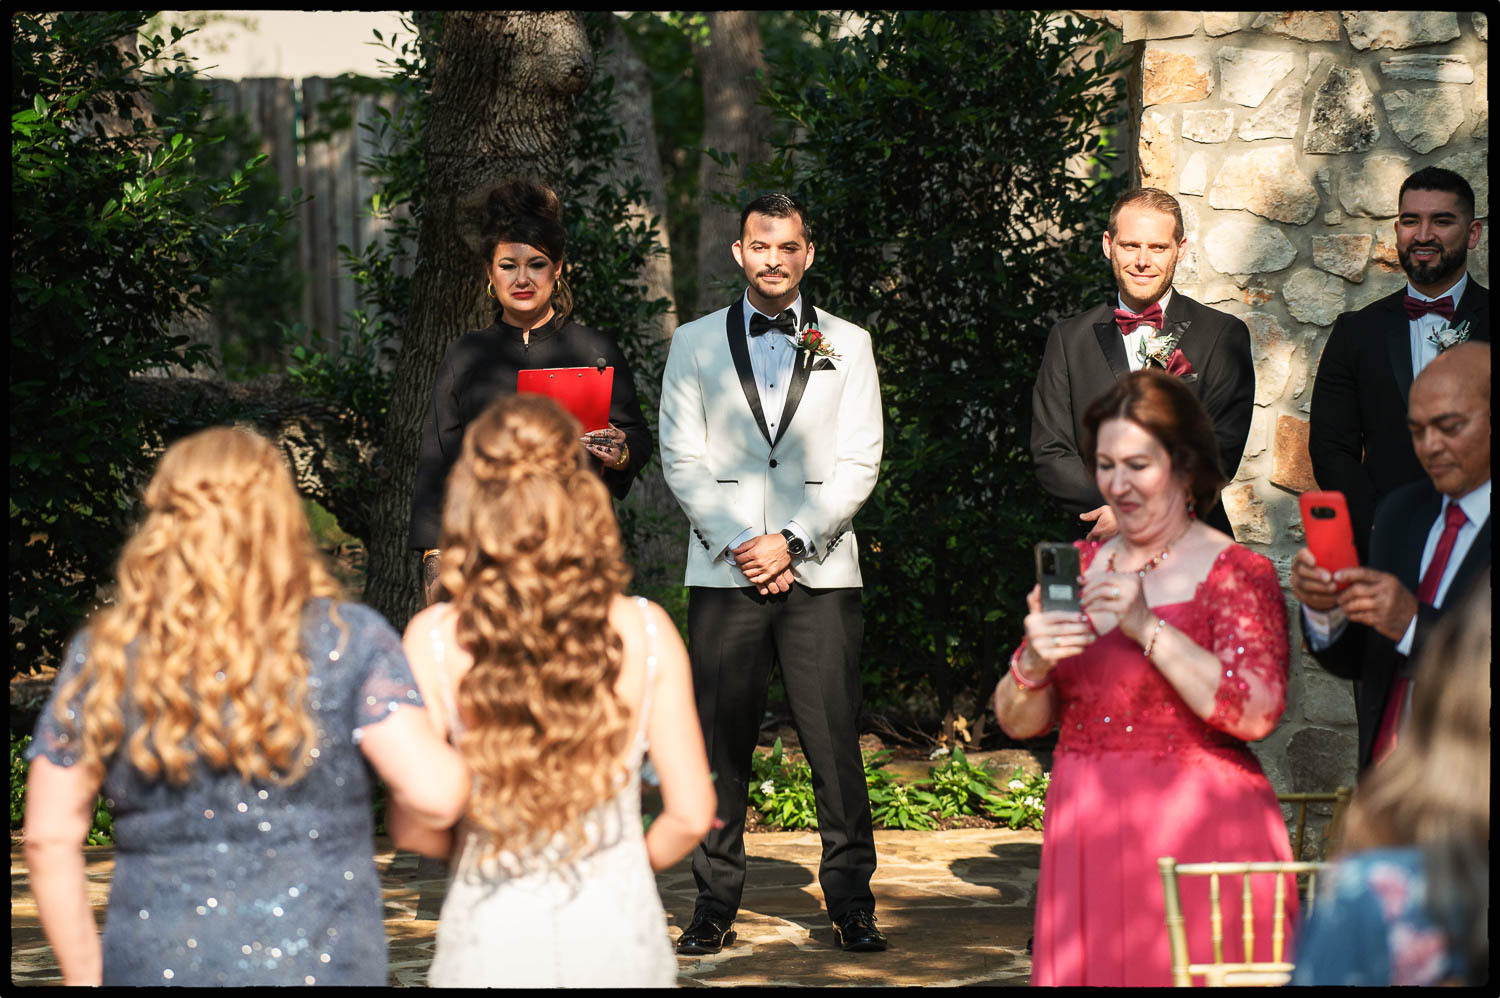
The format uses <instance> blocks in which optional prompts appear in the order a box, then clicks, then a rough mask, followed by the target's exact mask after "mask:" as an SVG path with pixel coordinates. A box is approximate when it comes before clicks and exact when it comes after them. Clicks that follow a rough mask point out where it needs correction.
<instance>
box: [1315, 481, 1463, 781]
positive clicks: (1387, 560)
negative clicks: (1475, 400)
mask: <svg viewBox="0 0 1500 998" xmlns="http://www.w3.org/2000/svg"><path fill="white" fill-rule="evenodd" d="M1442 508H1443V497H1442V496H1441V495H1440V494H1439V493H1438V491H1437V490H1436V489H1435V488H1433V487H1432V481H1431V480H1430V479H1428V478H1427V477H1426V476H1423V478H1422V480H1421V481H1420V482H1411V483H1409V484H1407V485H1403V486H1401V487H1400V488H1398V489H1396V491H1394V492H1392V493H1391V494H1390V495H1388V496H1386V497H1385V498H1384V499H1383V500H1381V502H1380V505H1379V506H1378V507H1377V508H1376V510H1375V528H1374V530H1373V531H1372V532H1371V534H1370V560H1369V564H1370V567H1371V568H1374V569H1377V570H1379V571H1382V572H1389V573H1391V574H1392V575H1394V576H1395V577H1396V578H1398V579H1400V580H1401V584H1402V585H1403V586H1405V587H1406V588H1407V590H1408V591H1410V592H1413V593H1415V592H1416V591H1417V587H1418V586H1419V585H1420V584H1421V568H1422V548H1423V547H1425V546H1426V544H1427V534H1428V533H1429V532H1430V531H1431V530H1432V524H1433V521H1435V520H1436V519H1437V518H1438V514H1439V513H1440V512H1441V511H1442ZM1490 543H1491V534H1490V518H1489V517H1486V518H1485V521H1484V523H1483V524H1481V525H1480V528H1479V535H1478V536H1477V537H1475V538H1474V544H1473V545H1472V546H1471V547H1470V548H1469V552H1468V554H1466V555H1464V560H1463V561H1462V562H1460V563H1459V566H1458V571H1457V573H1456V574H1455V575H1454V576H1453V581H1452V582H1451V583H1450V584H1449V586H1448V592H1447V593H1446V594H1444V597H1443V604H1444V606H1457V605H1459V604H1460V603H1461V602H1462V601H1463V597H1464V594H1465V593H1466V592H1467V591H1468V589H1469V587H1470V586H1471V585H1473V583H1474V580H1475V578H1477V577H1478V576H1479V575H1481V574H1482V573H1483V572H1484V570H1485V569H1486V568H1488V567H1489V564H1490ZM1442 616H1443V609H1442V608H1440V607H1432V606H1428V605H1427V604H1425V603H1423V604H1419V605H1418V607H1417V630H1416V634H1415V635H1414V636H1413V638H1412V644H1411V655H1410V656H1406V655H1402V654H1401V653H1400V652H1398V651H1397V650H1396V643H1395V642H1394V641H1392V640H1391V639H1390V638H1387V637H1385V636H1384V635H1382V634H1380V633H1379V632H1378V631H1375V630H1373V629H1371V628H1369V627H1366V626H1364V625H1363V624H1348V625H1346V626H1345V627H1344V630H1343V633H1341V634H1340V635H1339V637H1338V640H1337V641H1335V642H1334V643H1333V644H1331V645H1329V646H1328V647H1327V648H1325V649H1323V650H1322V651H1315V652H1313V657H1314V658H1315V659H1317V660H1318V664H1319V665H1321V666H1322V667H1323V668H1325V669H1327V670H1328V671H1329V672H1331V673H1333V674H1334V675H1335V676H1339V677H1341V678H1343V679H1353V680H1355V687H1354V689H1355V693H1354V698H1355V711H1356V713H1357V714H1358V716H1359V768H1360V769H1361V770H1363V769H1364V768H1365V767H1366V766H1368V765H1369V764H1370V755H1371V753H1372V751H1373V749H1374V747H1375V734H1376V732H1377V731H1378V729H1379V727H1380V721H1381V718H1382V717H1384V715H1385V701H1386V699H1387V697H1389V696H1390V692H1391V684H1392V683H1393V682H1394V681H1395V678H1396V677H1397V676H1401V675H1404V676H1410V675H1411V673H1412V671H1414V670H1415V668H1416V664H1417V662H1418V661H1420V660H1421V652H1422V646H1423V644H1424V643H1425V642H1426V640H1427V637H1428V635H1430V634H1431V633H1432V628H1433V627H1434V625H1436V624H1437V622H1438V621H1439V620H1440V619H1442ZM1297 618H1298V620H1301V619H1302V614H1300V613H1299V614H1297Z"/></svg>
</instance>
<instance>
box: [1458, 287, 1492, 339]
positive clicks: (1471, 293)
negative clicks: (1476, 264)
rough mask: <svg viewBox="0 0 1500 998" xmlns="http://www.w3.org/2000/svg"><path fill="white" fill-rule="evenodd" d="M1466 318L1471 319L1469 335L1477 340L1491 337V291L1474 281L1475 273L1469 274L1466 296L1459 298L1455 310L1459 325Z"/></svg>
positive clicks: (1465, 289) (1465, 290)
mask: <svg viewBox="0 0 1500 998" xmlns="http://www.w3.org/2000/svg"><path fill="white" fill-rule="evenodd" d="M1465 319H1467V320H1469V335H1470V337H1471V338H1473V339H1476V340H1484V341H1485V342H1486V343H1488V342H1489V339H1490V293H1489V291H1488V290H1487V289H1485V288H1482V287H1480V286H1479V285H1478V284H1475V283H1474V275H1473V274H1470V275H1469V286H1468V287H1466V288H1464V296H1463V297H1462V298H1460V299H1459V300H1458V305H1457V306H1456V307H1455V308H1454V310H1453V324H1454V325H1455V326H1457V325H1458V324H1459V323H1461V322H1463V321H1464V320H1465Z"/></svg>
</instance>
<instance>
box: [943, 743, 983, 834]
mask: <svg viewBox="0 0 1500 998" xmlns="http://www.w3.org/2000/svg"><path fill="white" fill-rule="evenodd" d="M930 782H931V784H932V796H933V797H934V798H936V800H937V810H938V816H939V817H942V818H955V817H958V816H959V815H972V814H982V813H984V812H985V811H986V810H988V809H989V808H990V807H991V806H998V805H999V804H1000V799H999V798H998V797H997V796H996V795H995V777H994V774H992V773H991V772H990V771H989V770H988V769H986V768H984V767H983V766H976V765H974V764H973V763H972V762H970V761H969V759H968V756H966V755H964V750H963V749H961V748H959V747H958V746H956V745H955V746H954V747H953V753H952V754H951V755H950V756H949V757H948V761H947V762H944V763H942V764H941V765H938V766H934V767H933V769H932V776H931V779H930Z"/></svg>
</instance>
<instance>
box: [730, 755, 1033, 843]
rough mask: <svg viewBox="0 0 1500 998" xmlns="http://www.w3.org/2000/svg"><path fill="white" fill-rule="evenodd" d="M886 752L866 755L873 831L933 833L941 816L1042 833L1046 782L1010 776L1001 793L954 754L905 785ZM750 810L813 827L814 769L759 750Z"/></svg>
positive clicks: (781, 823) (784, 823) (790, 825)
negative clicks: (994, 822)
mask: <svg viewBox="0 0 1500 998" xmlns="http://www.w3.org/2000/svg"><path fill="white" fill-rule="evenodd" d="M890 759H891V753H890V751H889V750H884V749H883V750H881V751H879V752H867V753H865V755H864V764H865V788H866V790H867V792H868V793H869V795H870V817H871V819H872V820H873V821H874V823H875V827H877V828H902V829H915V830H923V829H932V828H936V827H937V824H938V822H939V821H941V820H943V819H946V818H957V817H963V816H975V815H988V816H990V817H993V818H998V819H999V820H1001V821H1004V822H1006V823H1007V824H1009V826H1010V827H1011V828H1033V829H1038V830H1040V829H1041V827H1042V814H1043V812H1044V811H1045V810H1046V798H1047V785H1048V780H1049V778H1048V776H1047V774H1045V773H1042V774H1040V775H1038V776H1031V777H1028V776H1026V775H1025V774H1024V773H1023V772H1022V771H1021V770H1020V769H1017V770H1016V771H1015V774H1014V775H1013V776H1012V778H1011V779H1010V781H1009V782H1008V783H1007V785H1006V786H1005V787H999V786H997V785H996V781H995V774H994V773H993V772H992V771H991V770H990V769H988V768H987V767H985V766H979V765H975V764H974V763H972V762H970V761H969V759H968V757H967V756H965V755H964V752H963V750H962V749H959V748H955V749H954V750H953V754H952V755H951V756H950V757H949V758H948V760H947V761H945V762H943V763H941V764H939V765H937V766H933V767H930V768H929V770H928V776H927V779H925V780H911V779H905V778H902V777H900V776H897V775H896V774H895V773H892V772H891V771H890V770H889V769H887V768H886V764H887V763H889V762H890ZM750 770H751V782H750V793H749V798H750V806H751V807H753V808H755V809H756V810H757V811H759V812H760V816H761V820H762V821H764V822H765V823H766V824H767V825H771V826H774V827H778V828H783V829H788V830H790V829H797V828H817V827H818V811H817V805H816V803H815V802H814V800H813V789H812V768H811V767H810V766H809V765H808V764H807V761H806V760H804V759H803V758H801V757H800V755H799V756H798V757H797V758H792V757H791V756H789V755H788V754H787V753H786V752H785V751H784V749H783V748H782V744H781V739H780V738H778V739H776V742H775V743H774V744H773V745H772V746H771V751H770V752H765V753H762V752H756V753H755V755H754V756H752V757H751V760H750Z"/></svg>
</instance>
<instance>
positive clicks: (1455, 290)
mask: <svg viewBox="0 0 1500 998" xmlns="http://www.w3.org/2000/svg"><path fill="white" fill-rule="evenodd" d="M1468 286H1469V273H1468V271H1464V275H1463V276H1462V277H1460V278H1459V279H1458V280H1457V281H1456V282H1454V284H1453V286H1452V287H1451V288H1449V289H1448V290H1447V291H1444V292H1442V293H1440V294H1435V295H1424V294H1423V293H1422V292H1420V291H1418V290H1417V289H1416V288H1414V287H1412V286H1411V281H1407V282H1406V293H1407V294H1409V295H1411V296H1412V297H1413V298H1419V299H1421V300H1422V301H1437V300H1438V299H1439V298H1452V299H1453V311H1454V312H1455V313H1456V312H1457V311H1458V303H1459V302H1460V301H1462V300H1463V296H1464V289H1465V288H1467V287H1468ZM1422 318H1426V316H1422ZM1438 318H1442V316H1438ZM1413 321H1415V320H1413ZM1465 512H1468V511H1467V510H1465Z"/></svg>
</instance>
